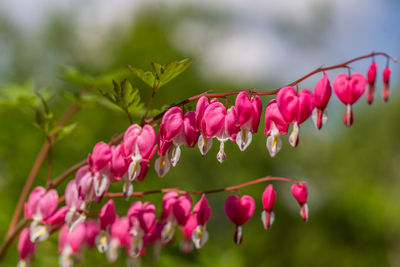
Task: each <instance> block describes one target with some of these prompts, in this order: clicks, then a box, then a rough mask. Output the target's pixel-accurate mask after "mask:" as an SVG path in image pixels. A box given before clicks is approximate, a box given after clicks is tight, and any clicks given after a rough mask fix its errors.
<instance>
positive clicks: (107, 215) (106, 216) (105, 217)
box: [99, 199, 117, 230]
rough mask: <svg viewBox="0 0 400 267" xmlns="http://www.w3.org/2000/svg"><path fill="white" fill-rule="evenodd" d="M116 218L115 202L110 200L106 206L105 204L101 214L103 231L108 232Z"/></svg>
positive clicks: (100, 220) (100, 219)
mask: <svg viewBox="0 0 400 267" xmlns="http://www.w3.org/2000/svg"><path fill="white" fill-rule="evenodd" d="M116 216H117V215H116V213H115V204H114V201H113V200H112V199H110V200H109V201H107V203H106V204H104V206H103V207H102V208H101V210H100V213H99V222H100V227H101V229H102V230H106V229H107V228H108V227H109V226H110V225H111V224H113V223H114V221H115V218H116Z"/></svg>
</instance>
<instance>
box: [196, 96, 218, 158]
mask: <svg viewBox="0 0 400 267" xmlns="http://www.w3.org/2000/svg"><path fill="white" fill-rule="evenodd" d="M216 101H218V100H217V99H214V100H212V101H211V102H216ZM209 105H210V102H209V100H208V98H207V97H205V96H202V97H200V98H199V100H198V101H197V104H196V124H197V129H198V130H199V131H202V121H203V117H204V112H205V111H206V108H207V107H208V106H209ZM197 144H198V147H199V150H200V153H201V154H202V155H205V154H207V152H208V151H209V150H210V149H211V147H212V141H210V140H208V139H207V138H206V137H205V136H204V135H203V133H202V132H201V134H200V136H199V140H198V142H197Z"/></svg>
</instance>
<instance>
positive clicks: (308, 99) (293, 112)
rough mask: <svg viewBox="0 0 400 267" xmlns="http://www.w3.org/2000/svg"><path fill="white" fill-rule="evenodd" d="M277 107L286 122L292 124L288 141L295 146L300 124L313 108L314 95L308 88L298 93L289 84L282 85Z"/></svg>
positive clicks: (297, 140)
mask: <svg viewBox="0 0 400 267" xmlns="http://www.w3.org/2000/svg"><path fill="white" fill-rule="evenodd" d="M277 104H278V109H279V111H280V112H281V114H282V117H283V118H284V119H285V120H286V122H287V123H288V124H293V128H292V133H291V134H290V136H289V143H290V144H291V145H292V146H293V147H296V146H297V145H298V142H299V129H300V124H301V123H303V122H304V121H306V120H307V119H308V118H309V117H310V116H311V114H312V111H313V109H314V106H315V105H314V96H313V94H312V92H311V91H310V90H307V89H302V90H300V91H299V93H297V92H296V90H294V89H293V87H291V86H286V87H283V88H282V89H281V90H279V93H278V95H277Z"/></svg>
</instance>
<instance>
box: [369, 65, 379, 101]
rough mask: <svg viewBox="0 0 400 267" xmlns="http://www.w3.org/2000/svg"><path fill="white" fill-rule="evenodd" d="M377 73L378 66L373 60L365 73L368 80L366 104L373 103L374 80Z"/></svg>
mask: <svg viewBox="0 0 400 267" xmlns="http://www.w3.org/2000/svg"><path fill="white" fill-rule="evenodd" d="M377 71H378V64H376V62H375V60H374V61H373V62H372V63H371V65H370V66H369V68H368V72H367V79H368V95H367V102H368V104H370V105H371V104H372V102H373V101H374V91H375V80H376V73H377Z"/></svg>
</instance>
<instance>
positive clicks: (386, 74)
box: [382, 67, 392, 102]
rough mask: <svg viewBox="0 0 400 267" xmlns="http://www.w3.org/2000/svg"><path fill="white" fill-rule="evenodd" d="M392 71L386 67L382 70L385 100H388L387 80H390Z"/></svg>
mask: <svg viewBox="0 0 400 267" xmlns="http://www.w3.org/2000/svg"><path fill="white" fill-rule="evenodd" d="M391 73H392V69H391V68H389V67H386V68H385V69H384V70H383V73H382V75H383V100H384V101H385V102H387V101H388V100H389V82H390V74H391Z"/></svg>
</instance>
